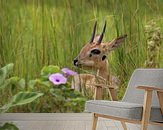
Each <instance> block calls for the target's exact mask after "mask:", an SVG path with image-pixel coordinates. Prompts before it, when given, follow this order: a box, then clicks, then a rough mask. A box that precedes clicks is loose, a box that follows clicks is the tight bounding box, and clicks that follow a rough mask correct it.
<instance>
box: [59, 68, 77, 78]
mask: <svg viewBox="0 0 163 130" xmlns="http://www.w3.org/2000/svg"><path fill="white" fill-rule="evenodd" d="M62 72H63V73H64V74H65V75H66V77H67V76H70V75H71V76H75V75H77V73H76V72H75V71H72V70H70V69H68V68H63V69H62Z"/></svg>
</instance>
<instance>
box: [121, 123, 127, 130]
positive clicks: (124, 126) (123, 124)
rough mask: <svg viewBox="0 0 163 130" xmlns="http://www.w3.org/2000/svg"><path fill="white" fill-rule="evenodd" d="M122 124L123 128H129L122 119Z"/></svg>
mask: <svg viewBox="0 0 163 130" xmlns="http://www.w3.org/2000/svg"><path fill="white" fill-rule="evenodd" d="M121 124H122V127H123V129H124V130H127V126H126V124H125V122H123V121H121Z"/></svg>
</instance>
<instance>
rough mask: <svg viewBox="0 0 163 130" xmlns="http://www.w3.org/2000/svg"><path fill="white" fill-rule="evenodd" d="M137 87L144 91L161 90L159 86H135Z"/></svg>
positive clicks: (162, 90)
mask: <svg viewBox="0 0 163 130" xmlns="http://www.w3.org/2000/svg"><path fill="white" fill-rule="evenodd" d="M136 88H137V89H143V90H146V91H158V92H163V89H162V88H159V87H151V86H138V87H136Z"/></svg>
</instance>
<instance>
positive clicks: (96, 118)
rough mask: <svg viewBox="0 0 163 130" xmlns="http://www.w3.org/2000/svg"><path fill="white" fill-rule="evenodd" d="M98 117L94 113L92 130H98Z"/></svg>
mask: <svg viewBox="0 0 163 130" xmlns="http://www.w3.org/2000/svg"><path fill="white" fill-rule="evenodd" d="M97 120H98V117H97V116H96V115H95V113H93V120H92V130H96V126H97Z"/></svg>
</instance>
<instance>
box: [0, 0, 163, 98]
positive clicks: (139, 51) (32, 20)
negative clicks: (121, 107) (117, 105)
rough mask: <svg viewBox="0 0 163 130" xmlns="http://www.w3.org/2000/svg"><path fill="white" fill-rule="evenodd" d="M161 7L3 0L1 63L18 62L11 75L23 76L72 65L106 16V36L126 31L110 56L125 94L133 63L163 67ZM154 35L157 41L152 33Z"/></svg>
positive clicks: (111, 1)
mask: <svg viewBox="0 0 163 130" xmlns="http://www.w3.org/2000/svg"><path fill="white" fill-rule="evenodd" d="M162 7H163V0H123V1H122V0H0V67H2V66H4V65H6V64H8V63H11V62H12V63H14V65H15V66H14V73H13V76H19V77H22V78H24V79H25V81H29V80H30V79H33V78H36V77H38V76H39V75H40V70H41V69H42V68H43V67H44V66H46V65H50V64H52V65H58V66H60V67H65V66H66V67H69V68H73V64H72V60H73V59H74V58H75V57H76V56H77V54H78V53H79V51H80V49H81V48H82V46H83V45H84V44H85V43H86V42H87V41H88V40H89V39H90V37H91V33H92V29H93V25H94V22H95V21H96V20H97V21H98V27H97V31H98V32H99V33H100V32H101V29H102V27H103V24H104V21H105V20H106V21H107V28H106V33H105V37H104V40H103V41H110V40H112V39H113V38H115V37H117V36H120V35H123V34H127V35H128V38H127V40H126V42H125V43H124V44H123V45H122V46H121V47H120V48H118V49H117V50H115V51H114V52H112V53H111V54H110V56H108V60H109V63H110V69H111V72H112V73H113V74H115V75H117V76H119V77H120V80H121V86H120V88H119V98H122V96H123V93H124V91H125V88H126V84H127V82H128V79H129V77H130V75H131V73H132V72H133V70H134V69H135V68H140V67H145V68H146V67H154V68H156V67H159V68H160V67H163V58H162V57H161V56H163V46H162V44H161V40H162V36H161V34H162V32H163V8H162ZM153 25H154V26H153ZM147 28H148V29H147ZM149 28H150V29H149ZM151 32H154V33H153V34H151ZM156 35H157V37H159V39H158V40H157V38H151V37H156ZM150 41H153V42H152V46H154V48H155V49H154V51H153V49H152V47H151V43H150ZM158 41H159V42H158ZM151 64H152V65H151ZM73 69H76V68H73ZM26 86H27V85H26Z"/></svg>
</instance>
